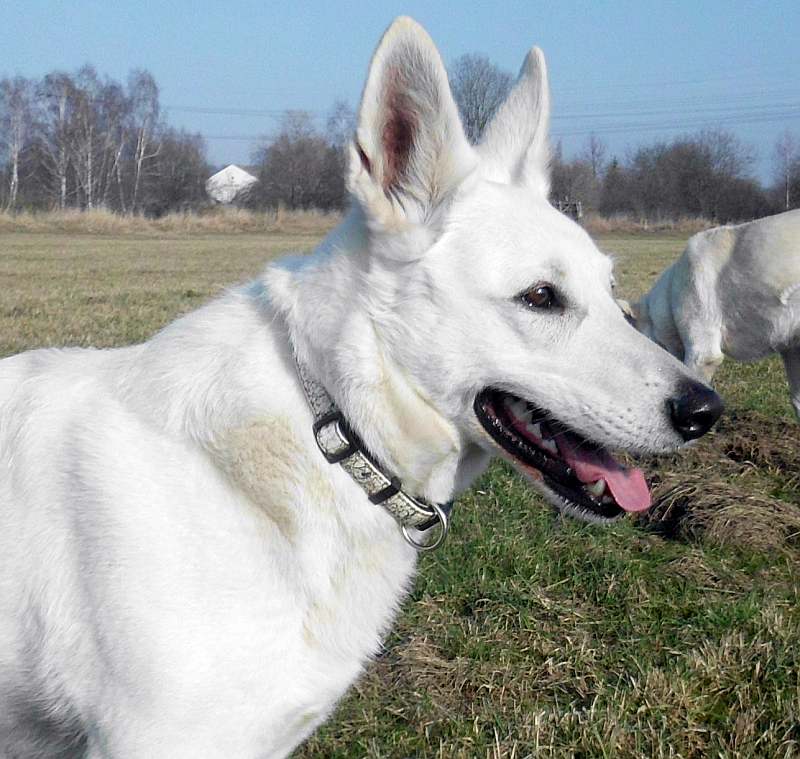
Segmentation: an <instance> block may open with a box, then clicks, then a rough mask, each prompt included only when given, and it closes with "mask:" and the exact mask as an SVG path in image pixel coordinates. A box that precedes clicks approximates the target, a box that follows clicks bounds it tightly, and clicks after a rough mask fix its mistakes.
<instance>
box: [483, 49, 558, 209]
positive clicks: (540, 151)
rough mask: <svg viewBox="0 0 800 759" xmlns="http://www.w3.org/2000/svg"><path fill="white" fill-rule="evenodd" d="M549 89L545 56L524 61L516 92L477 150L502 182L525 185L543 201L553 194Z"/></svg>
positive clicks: (534, 54) (537, 51)
mask: <svg viewBox="0 0 800 759" xmlns="http://www.w3.org/2000/svg"><path fill="white" fill-rule="evenodd" d="M549 126H550V87H549V85H548V83H547V65H546V64H545V61H544V53H543V52H542V51H541V50H540V49H539V48H538V47H534V48H533V49H531V51H530V52H529V53H528V55H527V56H526V57H525V61H524V62H523V64H522V68H521V69H520V72H519V77H518V79H517V83H516V84H515V85H514V88H513V89H512V90H511V92H510V93H509V94H508V97H507V98H506V99H505V102H504V103H503V104H502V105H501V106H500V108H499V109H498V110H497V113H496V114H495V116H494V118H493V119H492V120H491V122H490V123H489V126H488V127H487V128H486V131H485V132H484V136H483V139H482V140H481V143H480V145H479V146H478V151H479V152H480V155H481V158H482V159H483V161H484V169H485V171H486V173H487V175H488V176H489V177H491V178H492V179H495V180H497V181H500V182H508V183H512V184H519V185H524V186H526V187H530V188H532V189H534V190H535V191H536V192H538V193H540V194H541V195H543V196H544V197H547V195H548V194H549V192H550V168H549V163H550V142H549V139H548V129H549Z"/></svg>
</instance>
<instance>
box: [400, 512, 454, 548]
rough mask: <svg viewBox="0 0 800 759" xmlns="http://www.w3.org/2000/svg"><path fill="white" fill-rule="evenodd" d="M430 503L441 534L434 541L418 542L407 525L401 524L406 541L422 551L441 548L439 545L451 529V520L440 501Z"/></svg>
mask: <svg viewBox="0 0 800 759" xmlns="http://www.w3.org/2000/svg"><path fill="white" fill-rule="evenodd" d="M429 505H430V507H431V509H433V513H434V515H435V516H436V519H437V520H438V522H439V535H438V537H437V538H436V540H434V541H433V542H432V543H417V541H416V540H414V539H413V538H412V537H411V536H410V535H409V534H408V530H407V529H406V526H405V525H404V524H401V525H400V531H401V532H402V533H403V537H404V538H405V539H406V543H408V544H409V545H410V546H411V547H412V548H414V550H416V551H419V552H420V553H424V552H427V551H435V550H436V549H437V548H439V546H441V545H442V543H444V539H445V538H446V537H447V531H448V530H449V529H450V522H449V520H448V519H447V514H446V513H445V511H444V509H442V507H441V506H439V504H438V503H431V504H429Z"/></svg>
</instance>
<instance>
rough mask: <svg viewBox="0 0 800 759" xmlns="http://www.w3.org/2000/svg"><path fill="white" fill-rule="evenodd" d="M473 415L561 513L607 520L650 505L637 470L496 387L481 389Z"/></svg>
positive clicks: (647, 493)
mask: <svg viewBox="0 0 800 759" xmlns="http://www.w3.org/2000/svg"><path fill="white" fill-rule="evenodd" d="M475 413H476V415H477V417H478V421H480V423H481V425H482V426H483V428H484V429H485V430H486V432H487V433H488V434H489V435H490V436H491V438H492V440H494V442H495V443H496V444H497V445H498V446H499V447H500V448H501V449H502V451H503V453H504V454H505V455H506V458H509V459H511V461H512V463H513V464H514V465H515V466H517V468H519V469H521V470H522V472H523V473H524V474H526V475H528V476H529V477H530V478H531V479H533V480H535V481H539V482H541V483H542V484H543V485H544V486H545V490H546V491H547V492H546V495H547V496H548V498H549V500H550V501H551V502H553V503H554V504H555V505H556V506H557V507H558V508H559V509H561V510H562V511H564V512H566V513H568V514H570V515H572V516H575V517H578V518H580V519H584V520H586V521H589V522H611V521H613V520H615V519H618V518H619V517H620V516H622V514H624V513H625V512H636V511H645V510H647V509H648V508H649V507H650V491H649V489H648V487H647V483H646V482H645V479H644V474H643V473H642V471H641V470H640V469H629V468H627V467H624V466H623V465H622V464H620V463H619V462H617V461H616V460H615V459H614V458H613V456H612V455H611V454H610V453H609V452H608V451H607V450H606V449H605V448H603V447H602V446H601V445H599V444H597V443H593V442H592V441H590V440H587V439H586V438H584V437H583V436H581V435H579V434H577V433H576V432H574V431H573V430H570V429H569V428H568V427H567V426H566V425H564V424H562V423H560V422H559V421H558V420H556V419H554V418H553V416H552V415H551V414H550V413H548V412H547V411H545V410H544V409H541V408H538V407H537V406H535V405H533V404H532V403H530V402H528V401H525V400H523V399H522V398H518V397H517V396H515V395H512V394H511V393H505V392H503V391H501V390H495V389H491V388H490V389H487V390H483V391H482V392H480V393H479V394H478V396H477V397H476V398H475Z"/></svg>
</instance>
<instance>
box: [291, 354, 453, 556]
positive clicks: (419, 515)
mask: <svg viewBox="0 0 800 759" xmlns="http://www.w3.org/2000/svg"><path fill="white" fill-rule="evenodd" d="M295 363H296V365H297V374H298V376H299V377H300V383H301V384H302V386H303V391H304V392H305V395H306V398H307V399H308V405H309V406H310V407H311V410H312V412H313V414H314V426H313V429H314V439H315V440H316V441H317V446H319V449H320V451H321V452H322V455H323V456H324V457H325V459H326V460H327V461H328V463H329V464H338V465H339V466H340V467H342V469H344V470H345V472H347V473H348V474H349V475H350V476H351V477H352V478H353V479H354V480H355V482H356V483H357V484H358V485H359V486H360V487H361V489H362V490H363V491H364V492H365V493H366V494H367V498H369V500H370V502H371V503H374V504H376V505H380V506H382V507H383V508H384V509H386V510H387V511H388V512H389V513H390V514H391V515H392V516H393V517H394V518H395V519H396V520H397V522H398V524H399V525H400V529H401V531H402V533H403V537H404V538H405V539H406V540H407V541H408V542H409V543H410V544H411V545H412V546H413V547H414V548H416V549H417V550H418V551H433V550H434V549H436V548H438V547H439V546H441V545H442V543H444V539H445V537H446V536H447V530H448V528H449V518H450V511H451V510H452V508H453V502H452V501H450V502H449V503H445V504H436V503H428V502H427V501H424V500H422V499H421V498H414V497H413V496H411V495H409V494H408V493H406V492H404V491H403V486H402V483H401V482H400V480H398V479H397V477H390V476H389V475H387V474H385V473H384V471H383V469H382V468H381V466H380V465H379V464H378V463H377V462H376V461H375V459H374V458H373V457H372V456H371V455H370V454H369V453H368V452H367V450H366V449H365V448H364V444H363V443H362V442H361V438H360V437H359V436H358V435H357V434H356V432H355V431H354V430H353V429H351V428H350V425H348V424H347V421H346V420H345V418H344V417H343V416H342V412H341V411H339V409H338V408H337V407H336V404H335V403H334V401H333V398H331V396H330V395H329V394H328V391H327V390H326V389H325V388H324V387H323V386H322V385H321V384H320V383H319V382H317V380H315V379H314V378H313V377H312V376H311V374H310V373H309V371H308V369H307V367H306V366H304V365H303V364H302V363H301V362H300V360H299V359H298V358H297V355H295ZM437 524H438V525H439V532H438V535H437V537H436V538H435V539H434V540H432V541H431V542H430V543H418V542H417V541H416V540H415V539H414V538H413V537H412V535H411V534H410V533H409V532H408V529H409V528H414V529H415V530H428V529H429V528H431V527H435V526H436V525H437Z"/></svg>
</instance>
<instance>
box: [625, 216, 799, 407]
mask: <svg viewBox="0 0 800 759" xmlns="http://www.w3.org/2000/svg"><path fill="white" fill-rule="evenodd" d="M632 311H633V317H634V319H635V321H636V326H637V327H638V328H639V329H640V330H641V331H642V332H643V333H644V334H645V335H647V336H648V337H650V338H651V339H653V340H655V341H656V342H657V343H658V344H659V345H661V346H662V347H663V348H666V349H667V350H668V351H669V352H670V353H672V354H673V355H674V356H677V357H678V358H680V359H682V360H683V362H684V363H685V364H686V365H687V366H688V367H689V368H690V369H691V370H692V371H694V372H695V373H697V374H698V375H699V376H701V377H703V378H704V379H705V380H706V381H710V380H711V377H712V376H713V375H714V372H715V371H716V370H717V367H719V365H720V364H721V363H722V358H723V355H725V356H730V357H731V358H733V359H736V360H737V361H754V360H756V359H759V358H764V357H765V356H768V355H770V354H772V353H780V354H781V356H782V357H783V362H784V366H785V368H786V376H787V377H788V379H789V388H790V392H791V397H792V404H793V405H794V408H795V411H796V412H797V415H798V417H800V210H797V211H787V212H786V213H782V214H778V215H777V216H768V217H767V218H765V219H758V220H757V221H751V222H749V223H747V224H739V225H736V226H725V227H717V228H715V229H709V230H706V231H705V232H700V233H698V234H696V235H694V237H692V238H691V239H690V240H689V243H688V244H687V246H686V250H685V251H684V252H683V255H682V256H681V257H680V258H679V259H678V260H677V261H676V262H675V263H674V264H672V266H670V267H669V268H668V269H667V270H666V271H665V272H664V273H663V274H662V275H661V276H660V277H659V278H658V280H657V281H656V283H655V285H653V288H652V289H651V290H650V292H648V293H647V295H645V296H644V297H643V298H642V300H641V301H640V302H639V303H637V304H636V305H634V306H633V308H632Z"/></svg>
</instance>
